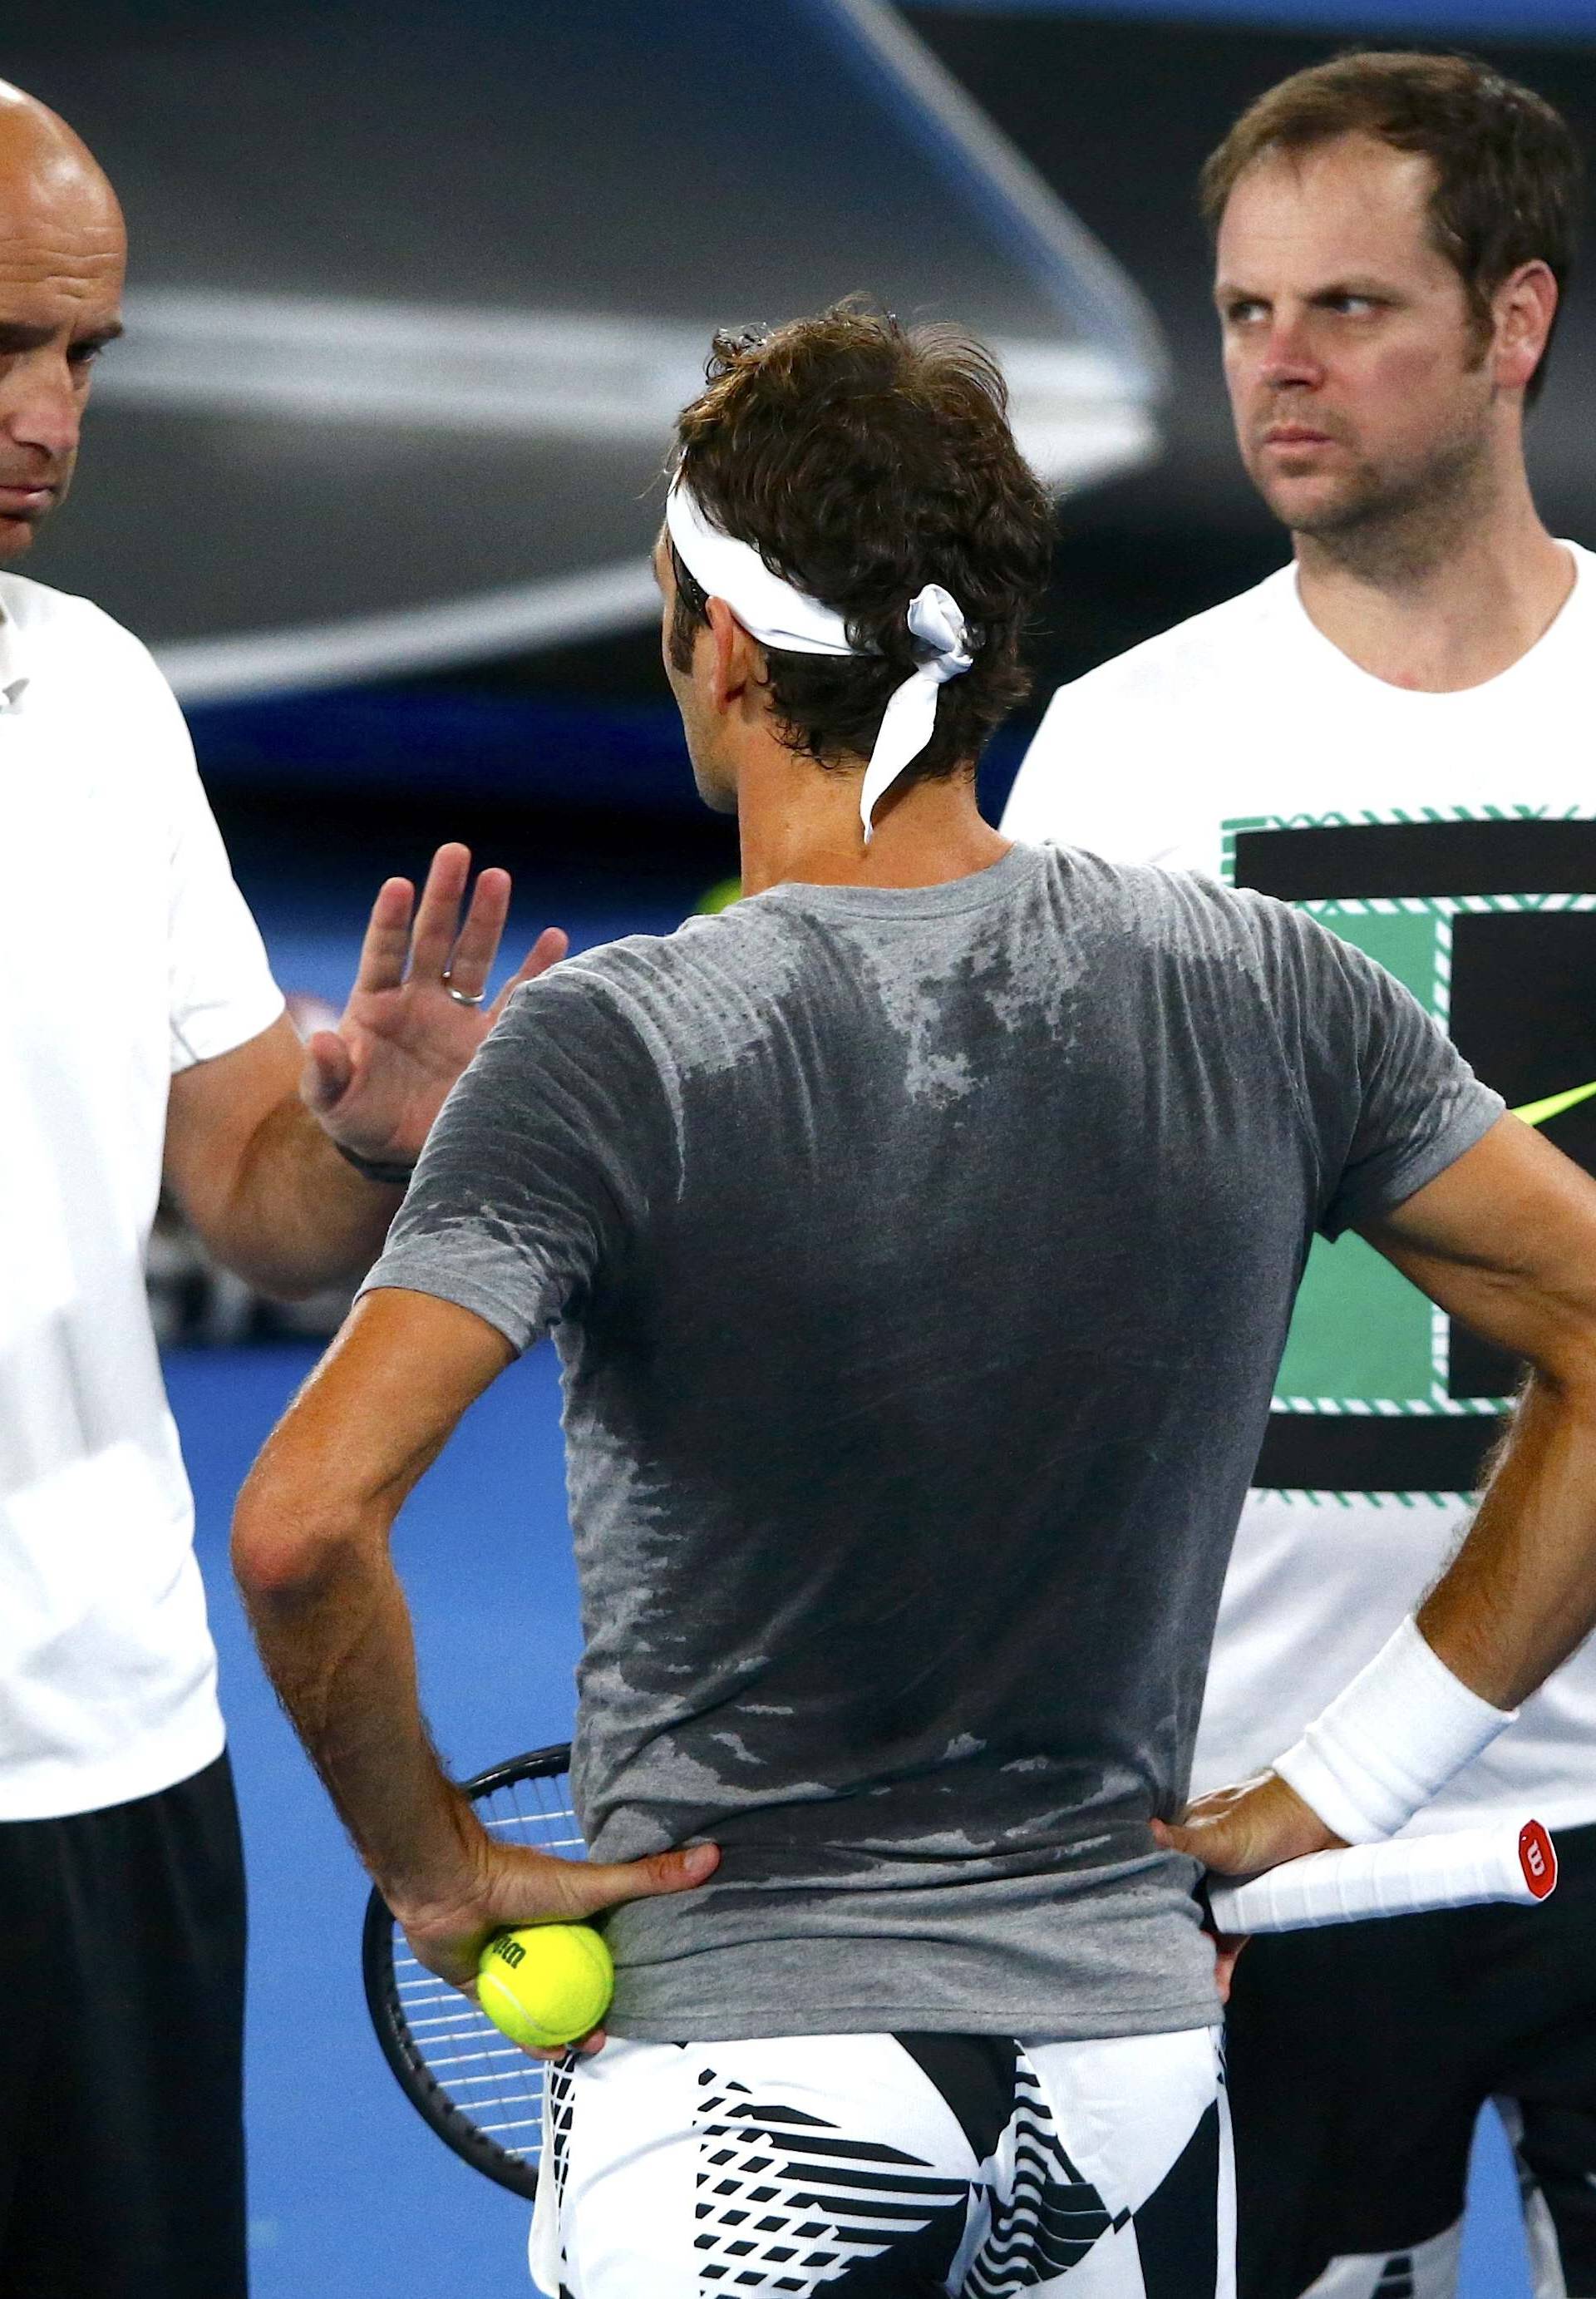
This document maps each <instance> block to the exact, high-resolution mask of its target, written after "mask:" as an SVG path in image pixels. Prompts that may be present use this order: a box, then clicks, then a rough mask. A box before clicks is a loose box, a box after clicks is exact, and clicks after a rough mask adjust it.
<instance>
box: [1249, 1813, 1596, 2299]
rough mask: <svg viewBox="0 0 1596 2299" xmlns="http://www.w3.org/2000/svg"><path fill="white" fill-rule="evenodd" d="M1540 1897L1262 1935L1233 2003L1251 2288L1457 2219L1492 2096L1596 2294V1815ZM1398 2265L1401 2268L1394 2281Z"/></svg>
mask: <svg viewBox="0 0 1596 2299" xmlns="http://www.w3.org/2000/svg"><path fill="white" fill-rule="evenodd" d="M1557 1841H1558V1855H1559V1866H1560V1876H1559V1884H1558V1888H1557V1891H1556V1892H1555V1894H1554V1895H1553V1896H1552V1897H1551V1899H1550V1900H1548V1901H1547V1902H1546V1903H1545V1905H1544V1906H1542V1907H1538V1908H1517V1907H1486V1908H1457V1909H1452V1910H1450V1911H1448V1912H1446V1913H1443V1914H1439V1915H1433V1916H1399V1917H1395V1918H1393V1919H1390V1920H1387V1921H1380V1922H1377V1923H1362V1924H1335V1925H1329V1926H1327V1927H1326V1929H1325V1930H1322V1931H1308V1932H1293V1933H1286V1934H1280V1935H1277V1936H1275V1937H1273V1938H1257V1939H1255V1940H1253V1942H1252V1944H1251V1946H1249V1947H1248V1948H1247V1949H1246V1951H1245V1954H1244V1955H1243V1956H1242V1959H1241V1962H1240V1963H1238V1964H1237V1966H1236V1988H1235V1992H1234V1994H1233V1996H1232V1997H1231V2001H1230V2009H1229V2013H1228V2022H1227V2025H1228V2053H1229V2074H1230V2103H1231V2112H1232V2115H1233V2118H1234V2122H1235V2131H1236V2197H1237V2228H1238V2250H1239V2263H1238V2272H1239V2291H1240V2295H1241V2299H1297V2294H1298V2293H1300V2292H1302V2291H1303V2290H1305V2289H1306V2287H1308V2285H1309V2284H1311V2282H1313V2281H1314V2280H1315V2279H1316V2278H1317V2277H1318V2276H1319V2275H1320V2274H1322V2273H1323V2271H1324V2270H1325V2269H1326V2268H1327V2266H1328V2265H1329V2263H1330V2262H1331V2261H1332V2260H1333V2259H1336V2258H1341V2257H1344V2256H1345V2255H1347V2254H1348V2253H1355V2254H1369V2253H1385V2254H1387V2256H1388V2257H1391V2258H1392V2259H1393V2260H1394V2259H1395V2258H1396V2256H1397V2255H1398V2254H1401V2253H1407V2252H1408V2251H1410V2249H1411V2248H1413V2247H1414V2246H1416V2245H1420V2244H1423V2243H1426V2242H1427V2241H1429V2240H1430V2239H1431V2238H1432V2237H1436V2236H1439V2235H1441V2234H1442V2233H1443V2231H1444V2230H1446V2229H1447V2228H1451V2227H1452V2226H1454V2225H1455V2223H1456V2222H1457V2220H1458V2219H1459V2218H1460V2215H1461V2213H1462V2210H1463V2202H1464V2190H1465V2183H1466V2179H1467V2174H1468V2153H1469V2143H1470V2139H1471V2137H1472V2135H1473V2130H1474V2123H1475V2118H1476V2115H1477V2114H1478V2112H1479V2110H1480V2108H1481V2106H1482V2105H1483V2104H1484V2102H1485V2101H1486V2100H1488V2099H1491V2098H1493V2097H1496V2098H1501V2099H1502V2100H1503V2101H1504V2102H1511V2103H1513V2104H1514V2106H1515V2107H1516V2109H1517V2114H1516V2115H1515V2116H1514V2117H1513V2119H1512V2120H1513V2121H1514V2122H1515V2124H1517V2123H1518V2122H1519V2121H1520V2120H1521V2121H1522V2131H1521V2132H1517V2131H1516V2132H1515V2137H1516V2140H1517V2150H1518V2157H1519V2162H1520V2166H1521V2169H1522V2170H1523V2172H1524V2173H1525V2175H1526V2181H1527V2182H1529V2183H1531V2185H1532V2192H1533V2190H1534V2189H1538V2190H1539V2195H1538V2197H1537V2198H1536V2200H1535V2202H1534V2206H1533V2207H1534V2211H1535V2212H1536V2214H1537V2218H1538V2220H1539V2222H1540V2227H1541V2230H1542V2237H1543V2238H1550V2240H1551V2241H1552V2242H1553V2243H1554V2244H1555V2246H1556V2249H1557V2252H1558V2253H1559V2260H1560V2264H1561V2269H1562V2275H1563V2280H1564V2283H1565V2285H1566V2287H1567V2291H1568V2293H1569V2294H1570V2299H1596V1828H1583V1829H1570V1830H1564V1831H1562V1832H1560V1833H1559V1837H1558V1839H1557ZM1398 2279H1400V2278H1398Z"/></svg>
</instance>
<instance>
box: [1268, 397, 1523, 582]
mask: <svg viewBox="0 0 1596 2299" xmlns="http://www.w3.org/2000/svg"><path fill="white" fill-rule="evenodd" d="M1261 492H1262V493H1263V495H1264V500H1265V502H1268V503H1269V509H1270V510H1272V511H1273V512H1274V513H1275V516H1276V517H1277V518H1278V519H1280V520H1281V521H1282V522H1283V524H1284V525H1285V526H1286V527H1289V528H1290V529H1291V532H1292V535H1293V536H1294V538H1295V539H1298V540H1300V541H1304V542H1306V543H1308V544H1310V545H1311V549H1312V552H1313V553H1314V555H1315V556H1316V557H1318V558H1319V559H1320V560H1323V561H1325V562H1326V563H1327V564H1329V565H1332V566H1335V567H1337V568H1340V569H1344V571H1345V572H1346V573H1348V574H1352V575H1355V576H1357V577H1359V578H1360V579H1361V580H1362V581H1365V582H1369V583H1372V584H1375V585H1378V586H1380V587H1381V588H1385V587H1388V586H1393V585H1402V584H1404V583H1410V582H1413V581H1416V580H1419V579H1422V578H1423V577H1426V576H1427V575H1429V574H1430V573H1431V572H1433V570H1434V569H1435V568H1436V567H1437V566H1439V565H1441V564H1443V562H1444V561H1445V560H1447V559H1448V558H1450V557H1451V555H1452V553H1453V552H1455V551H1456V549H1457V548H1458V546H1459V544H1460V542H1461V540H1462V539H1463V537H1464V536H1466V535H1468V534H1469V533H1470V532H1471V531H1473V530H1474V529H1476V527H1478V526H1479V525H1480V524H1481V523H1482V522H1483V521H1484V520H1486V519H1489V517H1490V515H1491V510H1492V505H1493V494H1494V489H1493V475H1492V462H1491V452H1490V446H1489V443H1488V440H1487V436H1486V434H1485V430H1484V427H1483V426H1478V425H1476V426H1471V427H1469V428H1468V429H1467V430H1464V429H1460V430H1458V431H1456V432H1454V433H1453V434H1452V435H1451V436H1450V437H1448V438H1445V439H1443V440H1442V441H1441V442H1439V443H1438V444H1436V445H1435V446H1433V447H1432V448H1431V449H1430V450H1429V452H1427V453H1426V455H1425V456H1424V457H1423V459H1422V461H1418V462H1417V463H1414V464H1411V465H1410V466H1408V467H1407V468H1406V469H1380V468H1379V467H1378V466H1377V465H1375V464H1371V463H1367V462H1363V463H1360V464H1358V465H1357V466H1356V467H1355V469H1353V471H1352V473H1351V474H1350V475H1349V477H1348V480H1347V483H1346V485H1345V486H1344V487H1343V488H1342V489H1341V490H1340V491H1339V492H1338V493H1337V494H1336V496H1335V497H1334V498H1333V499H1330V500H1327V501H1326V502H1323V503H1322V504H1320V505H1319V506H1318V507H1317V508H1315V509H1313V510H1309V511H1307V512H1304V511H1302V510H1301V509H1300V508H1296V507H1291V508H1288V507H1287V506H1286V504H1284V503H1281V502H1276V501H1274V500H1273V499H1272V495H1271V493H1270V491H1269V489H1267V488H1265V489H1263V490H1261Z"/></svg>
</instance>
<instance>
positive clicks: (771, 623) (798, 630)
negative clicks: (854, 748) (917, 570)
mask: <svg viewBox="0 0 1596 2299" xmlns="http://www.w3.org/2000/svg"><path fill="white" fill-rule="evenodd" d="M665 523H666V531H667V532H668V534H669V535H670V538H671V541H672V542H673V543H674V544H675V546H676V551H677V554H678V556H679V557H680V559H681V560H682V565H683V566H684V567H685V568H686V569H687V570H688V572H689V574H690V576H691V577H692V578H693V580H694V581H695V582H696V583H697V584H698V585H699V587H700V588H701V589H702V590H704V591H706V592H707V593H708V595H709V596H710V597H711V598H714V599H724V601H725V602H726V604H727V606H728V607H730V608H731V610H732V613H733V614H734V615H735V616H736V618H737V619H738V621H739V622H740V624H741V625H742V627H743V628H744V630H745V631H747V632H748V635H749V637H750V638H756V639H757V640H758V642H759V643H760V645H761V646H765V647H772V648H773V649H774V650H775V651H776V652H778V653H781V654H838V655H844V654H846V655H856V654H858V653H859V652H861V650H860V649H859V648H857V647H856V646H854V645H853V644H852V643H850V641H849V639H848V626H847V624H846V623H845V622H844V620H843V618H842V617H841V616H840V615H839V614H838V612H837V611H836V610H835V608H832V607H828V606H826V605H824V604H823V602H822V601H820V600H819V599H815V598H811V597H810V595H809V593H807V592H806V591H799V590H797V589H795V588H794V586H793V585H791V584H790V583H786V582H783V581H782V579H781V576H779V575H776V574H773V572H772V571H771V569H769V568H768V567H767V566H766V565H765V561H764V560H763V559H761V557H760V556H759V553H758V552H757V551H756V550H755V549H754V548H753V546H752V544H747V543H740V542H739V541H738V539H737V537H736V536H735V535H727V534H726V533H725V532H724V529H723V528H721V527H712V526H711V525H710V523H709V521H708V520H707V519H706V518H705V516H704V512H703V510H702V508H701V507H700V505H699V502H698V501H697V499H696V497H695V496H694V494H693V493H692V491H691V489H690V487H689V486H687V485H686V484H685V482H684V481H683V480H682V479H681V478H680V477H678V478H677V479H676V481H675V482H674V485H673V486H672V488H671V491H670V494H669V495H668V497H667V498H666V507H665ZM906 619H907V622H908V627H909V629H910V631H911V632H912V633H913V634H914V637H915V638H917V639H918V640H919V641H920V643H921V644H922V646H923V647H925V648H926V649H927V650H928V652H927V653H926V655H925V657H924V659H923V660H922V661H921V662H919V663H917V664H916V665H915V667H914V670H913V671H912V672H911V674H910V675H909V676H908V677H907V678H906V679H905V681H904V683H903V685H901V686H900V687H898V688H897V692H896V693H894V694H893V695H892V696H891V697H890V698H889V701H888V704H887V708H886V710H885V711H884V712H883V714H882V718H881V727H880V730H879V732H878V733H877V735H876V738H875V747H874V749H873V750H872V751H871V754H870V763H869V765H868V767H867V768H865V773H864V786H863V787H862V789H861V790H860V793H859V819H860V821H861V822H862V823H863V825H864V839H865V843H866V844H867V845H868V843H869V842H870V836H871V832H872V828H873V820H872V818H873V817H874V814H875V810H876V808H877V807H878V806H879V805H880V804H881V800H882V799H883V798H884V797H885V795H886V793H887V792H888V791H889V789H890V787H891V785H892V784H894V783H895V782H896V781H897V777H898V776H899V775H901V774H902V772H903V770H904V768H906V766H910V765H912V764H913V762H914V759H917V758H918V757H919V756H920V753H921V752H922V751H923V750H924V748H925V746H926V744H927V743H929V742H930V739H931V735H932V733H933V731H934V730H935V727H936V724H937V697H938V695H939V693H940V691H941V689H942V688H943V686H944V685H946V684H947V681H948V680H949V679H950V678H962V677H963V675H964V673H965V671H967V670H969V669H970V668H971V667H972V664H973V662H974V660H975V656H974V653H973V651H972V650H973V648H974V645H975V641H974V639H973V638H972V635H971V631H970V628H969V626H968V625H967V623H966V622H965V620H964V615H963V609H962V608H961V607H960V605H959V602H958V601H957V600H956V599H955V597H954V596H953V594H952V593H951V592H948V591H945V590H944V589H943V587H942V585H941V584H940V583H928V584H926V585H925V586H924V588H923V589H922V590H921V591H919V592H917V593H916V594H915V596H914V598H913V599H912V600H911V601H910V602H909V610H908V615H907V618H906Z"/></svg>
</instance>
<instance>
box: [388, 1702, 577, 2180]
mask: <svg viewBox="0 0 1596 2299" xmlns="http://www.w3.org/2000/svg"><path fill="white" fill-rule="evenodd" d="M570 1766H571V1751H570V1747H569V1746H568V1745H567V1744H566V1743H563V1742H556V1743H555V1744H554V1745H553V1746H551V1747H547V1748H529V1749H528V1750H527V1751H526V1753H525V1755H520V1756H511V1757H510V1758H509V1761H508V1762H507V1763H505V1764H494V1765H492V1766H491V1767H490V1768H489V1770H488V1771H487V1772H478V1773H477V1774H476V1776H475V1779H473V1780H462V1781H461V1783H460V1789H461V1793H462V1794H463V1795H465V1796H468V1797H471V1798H472V1800H473V1801H474V1802H475V1799H476V1798H477V1797H487V1796H492V1794H493V1792H494V1791H495V1789H508V1788H513V1787H515V1786H516V1784H517V1781H520V1780H553V1779H555V1778H557V1777H558V1774H559V1773H561V1772H568V1771H569V1770H570ZM360 1973H361V1977H362V1979H364V1981H365V1983H366V2008H367V2010H368V2012H369V2013H370V2014H371V2024H372V2026H373V2028H374V2029H376V2040H377V2042H378V2043H379V2044H380V2045H381V2046H382V2050H383V2057H384V2058H385V2060H386V2061H387V2062H388V2065H389V2066H390V2067H391V2068H392V2069H393V2075H394V2079H395V2081H396V2082H397V2083H398V2085H399V2087H400V2089H401V2091H402V2092H403V2093H404V2095H405V2097H406V2098H407V2099H408V2100H409V2103H410V2104H411V2106H412V2107H414V2108H415V2109H416V2110H417V2112H418V2113H419V2114H420V2115H422V2116H423V2117H425V2119H426V2121H427V2122H428V2123H429V2124H430V2125H431V2126H432V2129H434V2131H435V2132H436V2133H437V2135H438V2137H439V2138H440V2139H441V2140H442V2142H443V2144H444V2145H445V2146H447V2147H451V2148H452V2149H453V2150H454V2152H455V2154H457V2155H458V2156H459V2158H460V2160H461V2162H466V2163H469V2164H470V2166H471V2169H472V2170H474V2171H480V2172H481V2173H482V2174H483V2176H484V2178H485V2179H492V2181H493V2182H494V2183H495V2185H496V2186H498V2187H508V2188H509V2191H510V2193H511V2195H521V2196H524V2197H525V2199H526V2200H527V2201H528V2202H530V2201H531V2199H532V2198H533V2196H534V2195H536V2193H537V2187H538V2175H537V2171H536V2170H535V2169H534V2167H533V2165H532V2164H530V2163H527V2162H525V2161H524V2160H523V2159H522V2158H521V2157H520V2156H519V2155H512V2154H510V2153H509V2149H508V2148H504V2147H500V2145H499V2144H498V2142H497V2141H496V2140H493V2139H490V2138H489V2137H487V2135H486V2133H485V2132H482V2131H479V2130H478V2129H477V2128H476V2126H475V2124H474V2123H473V2122H472V2121H471V2119H470V2117H469V2116H468V2115H463V2114H462V2113H461V2112H460V2111H459V2108H458V2107H456V2105H455V2104H454V2102H453V2101H452V2100H451V2098H450V2096H449V2095H448V2093H447V2092H446V2091H445V2090H444V2089H443V2087H442V2085H441V2084H440V2083H439V2082H438V2081H437V2079H436V2078H435V2077H434V2075H433V2073H432V2072H431V2071H430V2069H429V2068H428V2067H427V2064H426V2061H425V2060H424V2059H423V2058H422V2056H421V2054H420V2052H419V2051H418V2048H417V2047H416V2046H415V2045H414V2043H413V2042H412V2041H411V2038H410V2034H409V2022H408V2021H406V2019H405V2016H404V2010H403V2007H402V2005H401V2003H400V1998H399V1982H398V1979H397V1978H396V1976H395V1974H394V1970H393V1911H392V1910H391V1909H390V1908H389V1906H388V1904H387V1902H386V1901H385V1899H384V1898H383V1896H382V1894H381V1893H380V1892H378V1891H375V1890H374V1891H373V1892H372V1895H371V1897H370V1898H369V1899H368V1901H367V1903H366V1921H365V1923H364V1925H363V1927H362V1930H361V1935H360Z"/></svg>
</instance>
